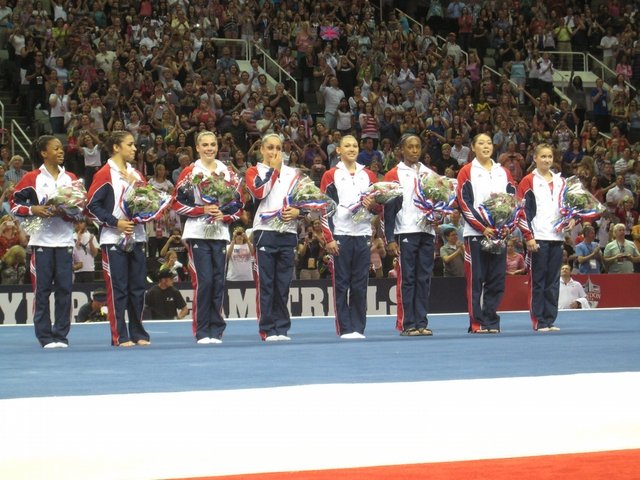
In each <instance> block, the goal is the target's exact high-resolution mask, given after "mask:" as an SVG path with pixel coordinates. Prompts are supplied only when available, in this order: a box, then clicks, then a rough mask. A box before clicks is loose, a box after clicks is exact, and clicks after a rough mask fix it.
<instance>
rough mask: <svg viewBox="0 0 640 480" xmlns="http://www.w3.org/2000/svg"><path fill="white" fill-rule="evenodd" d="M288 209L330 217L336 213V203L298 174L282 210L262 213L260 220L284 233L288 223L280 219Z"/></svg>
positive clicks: (311, 181) (306, 178)
mask: <svg viewBox="0 0 640 480" xmlns="http://www.w3.org/2000/svg"><path fill="white" fill-rule="evenodd" d="M288 207H293V208H297V209H299V210H300V211H301V212H304V213H310V212H320V213H321V214H325V215H327V216H331V215H333V214H334V213H335V211H336V203H335V202H334V201H333V200H332V199H331V198H329V197H328V196H327V195H325V194H324V193H322V191H321V190H320V189H319V188H318V187H317V185H316V184H315V183H314V182H313V180H311V179H310V178H309V177H307V176H306V175H303V174H299V175H298V176H297V177H296V178H295V179H294V180H293V182H291V186H290V187H289V193H288V194H287V195H286V196H285V198H284V200H283V202H282V208H280V209H278V210H274V211H270V212H262V213H261V214H260V218H261V219H262V220H266V221H268V223H269V225H271V226H272V227H273V228H274V229H275V230H277V231H278V232H286V231H287V229H288V228H289V222H285V221H284V220H283V219H282V213H283V212H284V210H285V209H287V208H288Z"/></svg>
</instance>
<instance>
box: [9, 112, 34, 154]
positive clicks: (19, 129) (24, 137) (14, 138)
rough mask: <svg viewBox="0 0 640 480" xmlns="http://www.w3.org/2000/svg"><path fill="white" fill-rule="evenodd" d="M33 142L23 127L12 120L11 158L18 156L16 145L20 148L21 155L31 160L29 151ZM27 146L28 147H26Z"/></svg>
mask: <svg viewBox="0 0 640 480" xmlns="http://www.w3.org/2000/svg"><path fill="white" fill-rule="evenodd" d="M18 135H20V136H21V137H22V140H23V141H24V144H23V142H22V141H21V140H20V139H19V138H18ZM32 143H33V142H32V141H31V139H30V138H29V135H27V134H26V132H25V131H24V130H23V129H22V127H21V126H20V125H19V124H18V122H16V121H15V120H11V156H13V155H16V144H17V146H18V147H19V148H20V153H22V155H24V156H25V157H26V158H29V150H30V148H31V144H32ZM25 144H26V146H25Z"/></svg>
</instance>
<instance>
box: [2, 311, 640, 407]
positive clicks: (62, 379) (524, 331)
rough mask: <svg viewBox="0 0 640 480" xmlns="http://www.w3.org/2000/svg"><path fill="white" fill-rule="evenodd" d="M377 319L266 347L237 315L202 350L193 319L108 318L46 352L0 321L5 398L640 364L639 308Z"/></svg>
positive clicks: (314, 323) (323, 325)
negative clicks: (541, 328) (543, 321)
mask: <svg viewBox="0 0 640 480" xmlns="http://www.w3.org/2000/svg"><path fill="white" fill-rule="evenodd" d="M394 321H395V319H392V318H389V317H386V318H371V319H370V320H369V322H368V326H367V331H366V335H367V339H366V340H363V341H358V340H355V341H345V340H340V339H338V338H337V337H336V336H335V330H334V324H333V320H332V319H295V320H294V322H293V327H292V329H291V331H290V335H291V336H292V338H293V341H292V342H288V343H277V344H276V343H272V344H267V343H264V342H261V341H260V340H259V337H258V335H257V325H256V323H255V320H243V321H233V322H229V325H228V327H227V331H226V333H225V337H224V343H223V344H222V345H196V344H195V343H194V341H193V339H192V337H191V325H190V323H184V322H181V323H167V322H148V323H147V324H146V325H147V329H148V331H149V333H150V334H151V338H152V342H153V344H152V345H151V346H149V347H135V348H131V349H117V348H113V347H111V346H109V332H108V326H107V325H106V324H84V325H74V326H73V327H72V330H71V335H70V343H71V346H70V348H68V349H66V350H43V349H42V348H40V347H39V346H38V343H37V342H36V339H35V337H34V334H33V327H32V326H3V327H0V398H21V397H44V396H68V395H97V394H112V393H144V392H176V391H191V390H223V389H241V388H260V387H274V386H287V385H302V384H323V383H325V384H326V383H368V382H404V381H428V380H455V379H474V378H498V377H520V376H542V375H565V374H575V373H598V372H622V371H638V370H640V348H639V345H640V333H639V330H640V329H639V326H640V310H639V309H626V310H609V311H604V310H592V311H589V312H587V311H584V312H583V311H579V312H561V313H560V316H559V318H558V321H557V323H556V324H557V325H559V326H560V327H561V328H562V331H560V332H549V333H534V332H532V331H531V323H530V320H529V316H528V313H506V314H503V315H502V330H503V333H501V334H500V335H494V336H480V335H469V334H467V333H466V328H467V324H468V317H467V316H466V315H453V316H452V315H442V316H438V315H436V316H433V317H432V318H431V320H430V324H429V326H430V327H431V328H432V329H433V331H434V336H433V337H430V338H429V337H413V338H411V337H400V336H398V333H397V332H396V331H395V330H394V329H393V326H394Z"/></svg>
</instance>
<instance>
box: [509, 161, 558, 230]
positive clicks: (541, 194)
mask: <svg viewBox="0 0 640 480" xmlns="http://www.w3.org/2000/svg"><path fill="white" fill-rule="evenodd" d="M564 186H565V180H564V178H562V177H561V176H560V174H559V173H554V174H553V178H552V180H551V182H547V181H546V180H545V179H544V177H543V176H542V175H540V174H539V173H538V170H537V169H536V170H534V171H533V172H531V173H530V174H528V175H526V176H525V177H524V178H523V179H522V181H521V182H520V183H519V184H518V194H517V195H518V198H519V199H523V200H524V214H523V215H522V216H521V217H520V221H519V222H518V226H519V227H520V230H522V233H523V235H524V238H525V240H531V239H532V238H535V239H536V240H550V241H558V242H561V241H562V240H563V234H562V232H560V233H558V232H556V231H555V228H553V224H554V221H555V220H557V219H558V218H559V217H560V205H561V204H560V201H561V198H562V191H563V190H564Z"/></svg>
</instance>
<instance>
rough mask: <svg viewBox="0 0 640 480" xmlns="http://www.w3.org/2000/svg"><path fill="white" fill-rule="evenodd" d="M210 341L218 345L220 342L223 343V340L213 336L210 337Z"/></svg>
mask: <svg viewBox="0 0 640 480" xmlns="http://www.w3.org/2000/svg"><path fill="white" fill-rule="evenodd" d="M209 343H210V344H212V345H213V344H216V345H217V344H218V343H222V340H220V339H219V338H213V337H211V338H210V339H209Z"/></svg>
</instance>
